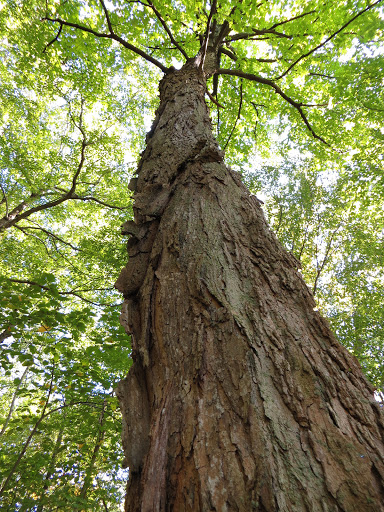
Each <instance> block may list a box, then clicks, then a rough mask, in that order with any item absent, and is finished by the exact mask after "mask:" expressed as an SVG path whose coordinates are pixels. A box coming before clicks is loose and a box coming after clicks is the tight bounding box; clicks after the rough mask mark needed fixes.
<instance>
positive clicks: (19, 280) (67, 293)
mask: <svg viewBox="0 0 384 512" xmlns="http://www.w3.org/2000/svg"><path fill="white" fill-rule="evenodd" d="M8 281H11V282H12V283H20V284H27V285H29V286H38V287H39V288H41V289H42V290H45V291H47V292H52V291H53V290H52V288H50V287H49V286H46V285H43V284H40V283H37V282H36V281H29V280H27V279H12V278H8ZM80 291H83V290H80ZM91 291H92V290H91ZM55 292H56V293H58V294H59V295H74V296H75V297H78V298H79V299H81V300H83V301H84V302H87V303H88V304H92V305H94V306H107V307H114V306H116V304H107V303H103V302H93V301H91V300H89V299H86V298H85V297H83V296H82V295H80V294H79V293H77V292H75V291H72V290H71V291H69V292H60V291H58V290H55Z"/></svg>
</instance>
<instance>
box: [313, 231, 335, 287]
mask: <svg viewBox="0 0 384 512" xmlns="http://www.w3.org/2000/svg"><path fill="white" fill-rule="evenodd" d="M341 225H342V222H340V224H339V225H338V226H337V227H336V229H334V231H333V232H332V235H331V238H330V239H329V240H328V243H327V248H326V250H325V255H324V259H323V261H322V263H321V265H320V267H318V268H317V273H316V279H315V282H314V285H313V289H312V294H313V295H315V293H316V290H317V284H318V281H319V278H320V275H321V273H322V271H323V270H324V267H325V264H326V263H327V261H328V257H329V255H330V254H331V247H332V243H333V239H334V236H335V235H336V233H337V232H338V231H339V229H340V227H341Z"/></svg>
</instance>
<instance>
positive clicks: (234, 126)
mask: <svg viewBox="0 0 384 512" xmlns="http://www.w3.org/2000/svg"><path fill="white" fill-rule="evenodd" d="M242 106H243V81H242V80H241V82H240V102H239V109H238V111H237V117H236V119H235V122H234V124H233V126H232V130H231V133H230V134H229V137H228V139H227V142H226V143H225V146H224V147H223V151H225V150H226V149H227V146H228V144H229V141H230V140H231V137H232V135H233V132H234V131H235V128H236V125H237V122H238V120H239V119H240V115H241V108H242Z"/></svg>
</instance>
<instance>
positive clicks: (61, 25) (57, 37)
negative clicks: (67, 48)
mask: <svg viewBox="0 0 384 512" xmlns="http://www.w3.org/2000/svg"><path fill="white" fill-rule="evenodd" d="M62 30H63V24H62V23H60V28H59V31H58V33H57V35H56V37H54V38H53V39H52V41H49V43H48V44H46V45H45V47H44V50H43V53H45V52H46V51H47V49H48V47H49V46H51V44H53V43H55V42H56V41H57V40H58V39H59V37H60V34H61V31H62Z"/></svg>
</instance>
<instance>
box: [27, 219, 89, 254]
mask: <svg viewBox="0 0 384 512" xmlns="http://www.w3.org/2000/svg"><path fill="white" fill-rule="evenodd" d="M37 226H38V227H35V226H18V227H19V228H20V229H21V230H22V231H23V232H24V231H25V230H28V229H33V230H36V231H42V232H43V233H45V234H46V235H47V236H49V237H51V238H54V239H55V240H57V241H58V242H61V243H62V244H64V245H68V246H69V247H70V248H71V249H73V250H74V251H82V250H83V249H79V248H78V247H76V246H75V245H72V244H71V243H69V242H66V241H65V240H63V239H62V238H60V237H59V236H57V235H55V234H54V233H51V231H48V230H47V229H44V228H42V227H41V226H39V225H38V224H37ZM25 234H26V235H28V233H25Z"/></svg>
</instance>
